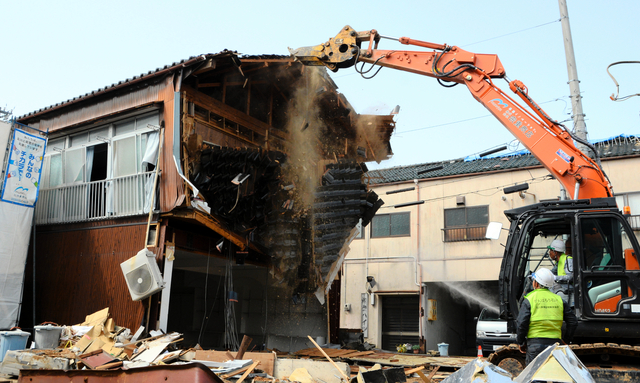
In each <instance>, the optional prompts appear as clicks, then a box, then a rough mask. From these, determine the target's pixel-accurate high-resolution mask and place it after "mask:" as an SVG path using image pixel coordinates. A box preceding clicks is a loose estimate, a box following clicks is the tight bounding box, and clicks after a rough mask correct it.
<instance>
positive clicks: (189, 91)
mask: <svg viewBox="0 0 640 383" xmlns="http://www.w3.org/2000/svg"><path fill="white" fill-rule="evenodd" d="M182 89H183V90H184V91H185V93H186V97H187V98H188V99H189V101H193V102H195V103H196V104H199V105H200V106H202V107H204V108H205V109H208V110H210V111H212V112H214V113H216V114H218V115H219V116H220V117H222V118H225V119H228V120H231V121H233V122H236V123H238V124H240V125H242V126H244V127H246V128H248V129H250V130H253V131H254V132H256V133H258V134H260V135H262V136H266V134H267V131H270V134H269V135H270V136H275V137H277V138H280V139H282V140H288V139H289V134H287V133H285V132H282V131H279V130H275V129H271V126H269V124H267V123H266V122H263V121H260V120H258V119H257V118H255V117H251V116H249V115H247V114H246V113H243V112H241V111H239V110H237V109H235V108H232V107H230V106H229V105H227V104H225V103H223V102H220V101H218V100H216V99H215V98H213V97H209V96H207V95H205V94H202V93H201V92H198V91H197V90H195V89H193V88H191V87H189V86H183V87H182Z"/></svg>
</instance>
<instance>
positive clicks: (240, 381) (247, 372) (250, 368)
mask: <svg viewBox="0 0 640 383" xmlns="http://www.w3.org/2000/svg"><path fill="white" fill-rule="evenodd" d="M259 364H260V361H257V362H254V363H253V364H252V365H251V366H250V367H249V369H248V370H247V371H245V373H244V374H242V376H241V377H240V379H238V381H237V382H236V383H242V382H243V381H244V379H245V378H246V377H247V376H248V375H249V374H250V373H251V371H253V369H254V368H256V366H257V365H259Z"/></svg>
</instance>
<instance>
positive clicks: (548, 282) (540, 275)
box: [532, 268, 555, 288]
mask: <svg viewBox="0 0 640 383" xmlns="http://www.w3.org/2000/svg"><path fill="white" fill-rule="evenodd" d="M532 276H533V279H535V280H536V282H538V283H539V284H541V285H542V286H544V287H548V288H551V287H553V282H554V281H555V277H554V276H553V273H552V272H551V270H549V269H544V268H542V269H538V270H536V272H535V273H533V275H532Z"/></svg>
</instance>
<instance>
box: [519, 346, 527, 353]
mask: <svg viewBox="0 0 640 383" xmlns="http://www.w3.org/2000/svg"><path fill="white" fill-rule="evenodd" d="M518 348H519V349H520V352H521V353H523V354H526V353H527V345H526V344H519V345H518Z"/></svg>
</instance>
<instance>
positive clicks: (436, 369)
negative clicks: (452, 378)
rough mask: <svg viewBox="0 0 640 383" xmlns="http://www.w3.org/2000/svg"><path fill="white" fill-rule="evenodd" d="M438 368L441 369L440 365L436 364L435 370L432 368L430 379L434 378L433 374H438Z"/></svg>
mask: <svg viewBox="0 0 640 383" xmlns="http://www.w3.org/2000/svg"><path fill="white" fill-rule="evenodd" d="M438 369H440V366H436V367H435V368H434V369H433V370H431V373H429V377H428V378H429V379H431V378H433V376H434V375H435V374H436V372H438Z"/></svg>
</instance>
